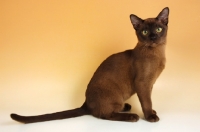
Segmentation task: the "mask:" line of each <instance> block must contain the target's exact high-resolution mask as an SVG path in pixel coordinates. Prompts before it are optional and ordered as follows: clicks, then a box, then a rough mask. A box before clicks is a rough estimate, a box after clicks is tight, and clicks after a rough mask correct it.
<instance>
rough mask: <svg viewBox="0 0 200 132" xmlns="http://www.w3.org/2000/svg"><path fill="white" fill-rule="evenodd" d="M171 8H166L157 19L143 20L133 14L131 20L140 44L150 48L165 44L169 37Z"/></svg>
mask: <svg viewBox="0 0 200 132" xmlns="http://www.w3.org/2000/svg"><path fill="white" fill-rule="evenodd" d="M168 15H169V8H168V7H166V8H164V9H163V10H162V11H161V12H160V13H159V14H158V16H157V17H156V18H148V19H144V20H143V19H141V18H139V17H138V16H136V15H133V14H131V15H130V19H131V23H132V24H133V27H134V29H135V31H136V35H137V38H138V41H139V43H141V44H144V46H148V47H157V46H158V45H161V44H165V42H166V36H167V24H168Z"/></svg>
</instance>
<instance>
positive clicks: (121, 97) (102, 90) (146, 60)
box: [11, 7, 169, 123]
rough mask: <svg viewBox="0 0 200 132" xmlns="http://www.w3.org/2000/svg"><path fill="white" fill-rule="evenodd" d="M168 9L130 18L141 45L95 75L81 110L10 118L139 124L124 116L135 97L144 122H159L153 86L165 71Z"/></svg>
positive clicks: (106, 63) (105, 63) (112, 59)
mask: <svg viewBox="0 0 200 132" xmlns="http://www.w3.org/2000/svg"><path fill="white" fill-rule="evenodd" d="M168 15H169V8H168V7H166V8H164V9H163V10H162V11H161V12H160V13H159V15H158V16H157V17H156V18H148V19H145V20H142V19H141V18H139V17H137V16H136V15H133V14H132V15H130V19H131V22H132V24H133V27H134V29H135V31H136V35H137V38H138V43H137V45H136V47H135V48H134V49H132V50H127V51H124V52H121V53H117V54H113V55H111V56H110V57H108V58H107V59H106V60H105V61H103V63H102V64H101V65H100V66H99V68H98V69H97V70H96V72H95V73H94V75H93V77H92V79H91V81H90V83H89V84H88V87H87V90H86V101H85V102H84V104H83V105H82V106H81V107H80V108H76V109H73V110H67V111H63V112H57V113H52V114H46V115H39V116H27V117H26V116H20V115H17V114H11V118H12V119H14V120H16V121H19V122H22V123H33V122H42V121H49V120H56V119H64V118H72V117H77V116H82V115H93V116H95V117H97V118H102V119H106V120H116V121H133V122H136V121H138V119H139V117H138V115H136V114H132V113H124V111H129V110H130V109H131V105H129V104H127V103H125V104H124V102H125V101H126V100H127V99H128V98H130V97H131V96H132V95H133V94H134V93H137V96H138V97H139V100H140V103H141V106H142V110H143V113H144V116H145V119H146V120H147V121H150V122H157V121H158V120H159V117H158V116H157V114H156V111H155V110H153V109H152V102H151V92H152V88H153V84H154V83H155V81H156V79H157V78H158V76H159V75H160V73H161V72H162V70H163V69H164V67H165V45H166V36H167V29H168V27H167V24H168Z"/></svg>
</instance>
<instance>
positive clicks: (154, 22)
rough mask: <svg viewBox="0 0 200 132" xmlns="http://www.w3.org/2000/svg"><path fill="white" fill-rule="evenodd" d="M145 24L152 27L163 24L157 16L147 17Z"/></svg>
mask: <svg viewBox="0 0 200 132" xmlns="http://www.w3.org/2000/svg"><path fill="white" fill-rule="evenodd" d="M143 24H144V26H150V27H152V26H153V27H154V26H161V25H162V24H161V23H160V22H158V20H157V19H156V18H147V19H144V22H143Z"/></svg>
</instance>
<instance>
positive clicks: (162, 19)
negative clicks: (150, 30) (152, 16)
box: [156, 7, 169, 25]
mask: <svg viewBox="0 0 200 132" xmlns="http://www.w3.org/2000/svg"><path fill="white" fill-rule="evenodd" d="M168 16H169V8H168V7H165V8H164V9H163V10H162V11H161V12H160V13H159V14H158V16H157V17H156V19H158V20H159V21H160V22H162V23H163V24H165V25H167V24H168Z"/></svg>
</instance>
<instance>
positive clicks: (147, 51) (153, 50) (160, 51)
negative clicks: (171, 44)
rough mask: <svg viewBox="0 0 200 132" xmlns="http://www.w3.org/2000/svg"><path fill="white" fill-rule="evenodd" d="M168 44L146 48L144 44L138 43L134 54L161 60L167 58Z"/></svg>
mask: <svg viewBox="0 0 200 132" xmlns="http://www.w3.org/2000/svg"><path fill="white" fill-rule="evenodd" d="M165 47H166V43H162V44H158V45H156V46H153V47H152V46H145V44H144V43H141V42H138V43H137V45H136V47H135V49H134V52H135V53H136V54H137V55H138V56H154V57H159V58H165Z"/></svg>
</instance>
